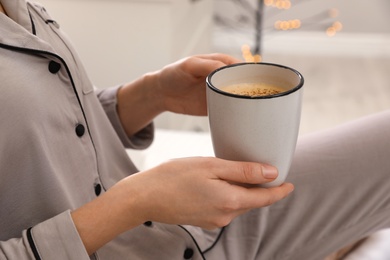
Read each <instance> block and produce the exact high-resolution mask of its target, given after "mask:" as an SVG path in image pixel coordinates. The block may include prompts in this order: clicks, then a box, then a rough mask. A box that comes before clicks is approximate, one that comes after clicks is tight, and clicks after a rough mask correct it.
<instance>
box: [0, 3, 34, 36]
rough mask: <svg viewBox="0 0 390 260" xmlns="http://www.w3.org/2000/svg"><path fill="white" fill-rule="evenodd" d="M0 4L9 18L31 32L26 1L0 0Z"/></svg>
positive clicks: (31, 27)
mask: <svg viewBox="0 0 390 260" xmlns="http://www.w3.org/2000/svg"><path fill="white" fill-rule="evenodd" d="M0 2H1V4H2V5H3V7H4V9H5V11H6V12H7V15H8V17H9V18H11V19H12V20H13V21H14V22H16V23H17V24H19V25H21V26H22V27H24V28H25V29H26V30H27V31H29V32H32V31H33V25H32V23H31V18H30V14H29V12H28V9H27V2H26V0H0Z"/></svg>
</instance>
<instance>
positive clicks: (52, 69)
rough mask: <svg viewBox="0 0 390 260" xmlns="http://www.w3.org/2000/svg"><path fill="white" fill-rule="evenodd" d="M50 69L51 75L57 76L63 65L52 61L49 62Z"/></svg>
mask: <svg viewBox="0 0 390 260" xmlns="http://www.w3.org/2000/svg"><path fill="white" fill-rule="evenodd" d="M48 69H49V71H50V73H52V74H56V73H57V72H58V71H60V69H61V64H60V63H58V62H56V61H53V60H52V61H50V62H49V66H48Z"/></svg>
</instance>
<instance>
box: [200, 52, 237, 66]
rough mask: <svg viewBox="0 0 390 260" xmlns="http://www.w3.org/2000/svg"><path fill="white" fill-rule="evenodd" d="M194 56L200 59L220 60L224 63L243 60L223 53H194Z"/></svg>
mask: <svg viewBox="0 0 390 260" xmlns="http://www.w3.org/2000/svg"><path fill="white" fill-rule="evenodd" d="M196 57H199V58H202V59H210V60H219V61H222V62H223V63H224V64H225V65H229V64H234V63H239V62H243V60H240V59H237V58H235V57H233V56H230V55H227V54H223V53H211V54H201V55H196Z"/></svg>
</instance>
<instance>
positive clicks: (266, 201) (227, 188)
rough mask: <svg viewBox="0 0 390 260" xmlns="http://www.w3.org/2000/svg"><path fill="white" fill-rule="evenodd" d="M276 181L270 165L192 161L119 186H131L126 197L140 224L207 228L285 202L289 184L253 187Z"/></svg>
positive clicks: (138, 176)
mask: <svg viewBox="0 0 390 260" xmlns="http://www.w3.org/2000/svg"><path fill="white" fill-rule="evenodd" d="M276 177H277V170H276V169H275V168H274V167H271V166H265V165H261V164H258V163H250V162H233V161H226V160H222V159H217V158H211V157H210V158H208V157H207V158H206V157H195V158H184V159H175V160H171V161H168V162H166V163H163V164H161V165H159V166H157V167H155V168H152V169H150V170H148V171H145V172H141V173H138V174H134V175H132V176H130V177H128V178H127V179H125V180H123V182H124V183H127V185H128V187H131V188H130V189H129V195H128V196H131V197H132V199H131V200H136V201H137V202H136V207H135V208H136V212H137V214H139V217H141V219H143V220H144V221H147V220H151V221H157V222H162V223H168V224H189V225H195V226H200V227H203V228H207V229H213V228H216V227H222V226H226V225H227V224H229V223H230V222H231V221H232V220H233V219H234V218H235V217H237V216H238V215H240V214H243V213H245V212H246V211H248V210H250V209H253V208H260V207H264V206H268V205H270V204H273V203H275V202H276V201H279V200H281V199H282V198H284V197H286V196H287V195H288V194H289V193H290V192H291V191H292V190H293V186H292V185H291V184H283V185H281V186H280V187H274V188H261V187H259V186H256V184H262V183H267V182H270V181H272V180H274V179H275V178H276ZM125 185H126V184H125ZM130 214H134V209H131V212H129V215H130Z"/></svg>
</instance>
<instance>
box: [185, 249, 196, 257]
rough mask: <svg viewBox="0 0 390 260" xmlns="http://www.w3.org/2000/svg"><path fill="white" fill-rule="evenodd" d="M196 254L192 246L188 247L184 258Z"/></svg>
mask: <svg viewBox="0 0 390 260" xmlns="http://www.w3.org/2000/svg"><path fill="white" fill-rule="evenodd" d="M193 255H194V250H192V249H191V248H187V249H186V250H185V251H184V259H191V257H192V256H193Z"/></svg>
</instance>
